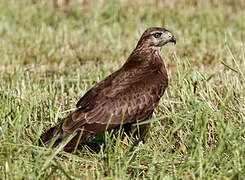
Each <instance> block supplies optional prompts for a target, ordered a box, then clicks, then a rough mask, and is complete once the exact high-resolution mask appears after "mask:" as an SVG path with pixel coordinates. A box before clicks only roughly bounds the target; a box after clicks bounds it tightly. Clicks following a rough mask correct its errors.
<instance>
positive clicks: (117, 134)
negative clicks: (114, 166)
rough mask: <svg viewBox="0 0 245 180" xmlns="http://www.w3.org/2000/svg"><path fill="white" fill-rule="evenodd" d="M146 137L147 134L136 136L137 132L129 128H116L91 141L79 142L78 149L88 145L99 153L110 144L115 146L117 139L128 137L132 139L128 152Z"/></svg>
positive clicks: (91, 149) (93, 151)
mask: <svg viewBox="0 0 245 180" xmlns="http://www.w3.org/2000/svg"><path fill="white" fill-rule="evenodd" d="M145 137H146V136H145V134H144V135H142V136H136V135H135V132H132V131H129V130H128V128H122V129H116V130H113V131H112V132H109V133H107V132H106V133H104V134H102V135H100V136H98V137H96V138H94V139H92V140H90V141H86V142H83V143H81V144H79V145H78V150H80V149H82V148H83V147H85V146H86V147H87V148H88V149H89V150H90V151H91V152H92V153H99V152H100V151H101V150H102V151H104V152H105V151H107V149H108V147H109V146H112V148H115V147H116V146H115V144H116V141H118V140H120V141H123V140H124V139H125V138H127V139H129V141H130V143H129V144H128V147H129V149H128V152H131V151H132V150H133V148H134V147H135V146H137V145H138V144H139V142H140V141H143V142H145ZM108 140H109V143H108Z"/></svg>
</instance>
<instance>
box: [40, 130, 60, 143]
mask: <svg viewBox="0 0 245 180" xmlns="http://www.w3.org/2000/svg"><path fill="white" fill-rule="evenodd" d="M61 140H62V136H61V132H60V130H59V128H58V127H56V126H55V127H52V128H50V129H49V130H48V131H46V132H45V133H43V134H42V135H41V137H40V139H39V145H40V146H48V145H50V143H51V142H52V141H54V142H53V143H52V144H53V145H52V147H56V146H58V145H59V143H60V142H61Z"/></svg>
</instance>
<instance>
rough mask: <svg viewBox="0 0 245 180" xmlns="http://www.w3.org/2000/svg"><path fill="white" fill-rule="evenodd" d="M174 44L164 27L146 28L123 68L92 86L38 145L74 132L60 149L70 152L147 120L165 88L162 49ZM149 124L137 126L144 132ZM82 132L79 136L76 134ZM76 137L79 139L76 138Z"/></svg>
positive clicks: (166, 78)
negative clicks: (95, 139) (120, 128)
mask: <svg viewBox="0 0 245 180" xmlns="http://www.w3.org/2000/svg"><path fill="white" fill-rule="evenodd" d="M168 42H173V43H176V40H175V38H174V36H173V35H172V33H171V32H170V31H168V30H167V29H165V28H160V27H151V28H148V29H147V30H146V31H145V32H144V33H143V35H142V36H141V38H140V40H139V42H138V44H137V46H136V48H135V49H134V51H133V52H132V53H131V55H130V56H129V58H128V59H127V61H126V62H125V63H124V65H123V66H122V67H121V68H120V69H119V70H117V71H116V72H114V73H112V74H111V75H109V76H108V77H106V78H105V79H104V80H102V81H101V82H99V83H97V84H95V85H94V87H92V88H91V89H90V90H89V91H88V92H87V93H86V94H85V95H84V96H83V97H82V98H81V99H80V100H79V101H78V103H77V105H76V107H77V109H76V110H75V111H73V112H72V113H70V114H69V115H68V116H67V117H66V118H65V119H63V120H62V121H61V122H60V123H59V124H58V125H57V126H55V127H52V128H51V129H49V130H48V131H47V132H45V133H44V134H42V135H41V138H40V144H41V145H48V144H50V142H51V140H52V138H53V137H56V140H55V143H54V146H57V145H58V144H59V143H60V142H61V141H62V139H64V138H66V137H68V136H69V135H70V134H72V133H73V132H74V131H77V134H76V135H75V136H74V137H73V138H72V139H71V140H70V141H69V142H68V143H67V145H66V146H65V147H64V150H65V151H72V150H73V149H74V148H75V146H76V144H77V141H78V140H79V143H81V142H84V141H86V140H88V139H89V138H92V137H96V136H98V135H101V134H103V133H104V132H105V131H106V130H109V131H110V130H112V129H115V128H118V127H120V125H121V124H123V126H125V127H126V126H127V127H130V126H131V125H132V124H134V123H136V122H141V121H144V120H148V119H150V118H151V116H152V113H153V111H154V108H156V106H157V105H158V103H159V101H160V98H161V97H162V96H163V94H164V91H165V89H166V88H167V86H168V75H167V71H166V69H165V65H164V62H163V60H162V58H161V49H162V46H163V45H165V44H167V43H168ZM149 127H150V124H144V125H141V126H139V133H143V132H146V131H147V130H148V129H149ZM81 133H82V135H80V134H81ZM79 135H80V137H79Z"/></svg>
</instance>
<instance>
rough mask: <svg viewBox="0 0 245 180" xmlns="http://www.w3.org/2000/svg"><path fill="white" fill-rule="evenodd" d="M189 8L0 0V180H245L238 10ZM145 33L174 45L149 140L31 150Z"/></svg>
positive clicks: (237, 6) (244, 91)
mask: <svg viewBox="0 0 245 180" xmlns="http://www.w3.org/2000/svg"><path fill="white" fill-rule="evenodd" d="M195 2H196V1H194V0H193V1H177V0H175V1H168V2H167V1H166V2H162V1H156V2H153V3H149V1H143V0H140V1H137V3H136V2H134V1H130V0H128V1H127V0H121V1H112V0H107V1H106V0H101V1H83V3H81V1H80V2H79V1H76V0H73V1H71V4H70V7H68V8H63V7H60V8H58V9H56V10H54V9H53V8H52V2H51V1H40V2H39V1H37V3H33V2H32V1H28V0H25V1H24V0H16V1H13V0H9V1H5V0H0V179H48V178H50V179H57V178H59V179H67V178H71V179H73V178H78V179H79V178H84V179H131V178H147V179H196V178H197V179H244V178H245V86H244V85H245V52H244V51H245V48H244V42H245V23H244V22H245V11H244V8H245V4H244V1H242V0H240V1H239V0H237V1H235V0H234V1H232V0H230V1H228V0H226V1H222V3H218V2H220V1H210V2H209V1H198V2H199V3H198V4H196V3H195ZM64 9H65V11H64ZM150 26H163V27H166V28H167V29H169V30H171V31H172V32H173V34H174V35H175V36H176V38H177V45H176V46H174V45H167V46H166V47H164V48H163V53H162V56H163V59H164V61H165V63H166V65H167V69H168V73H169V78H170V83H169V88H168V90H167V91H166V93H165V95H164V97H163V98H162V100H161V102H160V105H159V107H158V108H157V109H156V111H155V113H154V119H153V121H154V122H153V126H152V128H151V131H150V134H149V138H148V140H147V141H146V143H142V142H140V143H139V144H137V143H135V141H134V140H133V139H132V138H124V139H122V140H118V139H116V138H115V137H110V135H108V134H107V135H106V136H105V143H102V145H101V146H102V147H103V148H102V150H101V151H100V152H98V153H95V152H93V151H91V150H89V148H88V147H87V146H83V147H80V148H79V149H78V152H77V154H76V155H75V154H67V153H64V152H62V151H60V149H54V150H51V149H45V148H40V147H38V146H37V145H38V142H37V141H38V138H39V136H40V134H41V132H44V131H45V130H47V129H48V128H49V127H51V126H53V125H55V124H56V123H57V122H58V121H59V120H60V119H61V118H63V117H65V116H66V115H67V113H68V111H70V110H72V109H73V108H74V107H75V103H76V102H77V101H78V99H79V98H80V97H81V96H82V95H83V94H84V93H85V92H86V91H87V90H88V89H89V88H90V87H92V86H93V85H94V84H95V83H96V82H98V81H100V80H102V79H103V78H105V77H106V76H107V75H108V74H110V73H111V72H113V71H115V70H116V69H118V68H119V67H120V66H121V65H122V63H123V62H124V61H125V60H126V58H127V57H128V56H129V54H130V53H131V51H132V50H133V49H134V47H135V45H136V43H137V40H138V39H139V37H140V35H141V34H142V33H143V31H144V30H145V29H146V28H147V27H150Z"/></svg>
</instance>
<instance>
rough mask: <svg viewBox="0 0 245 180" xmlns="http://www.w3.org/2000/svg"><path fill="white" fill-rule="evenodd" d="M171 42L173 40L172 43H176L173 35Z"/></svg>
mask: <svg viewBox="0 0 245 180" xmlns="http://www.w3.org/2000/svg"><path fill="white" fill-rule="evenodd" d="M171 42H173V43H174V44H176V39H175V37H174V36H173V37H172V38H171Z"/></svg>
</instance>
